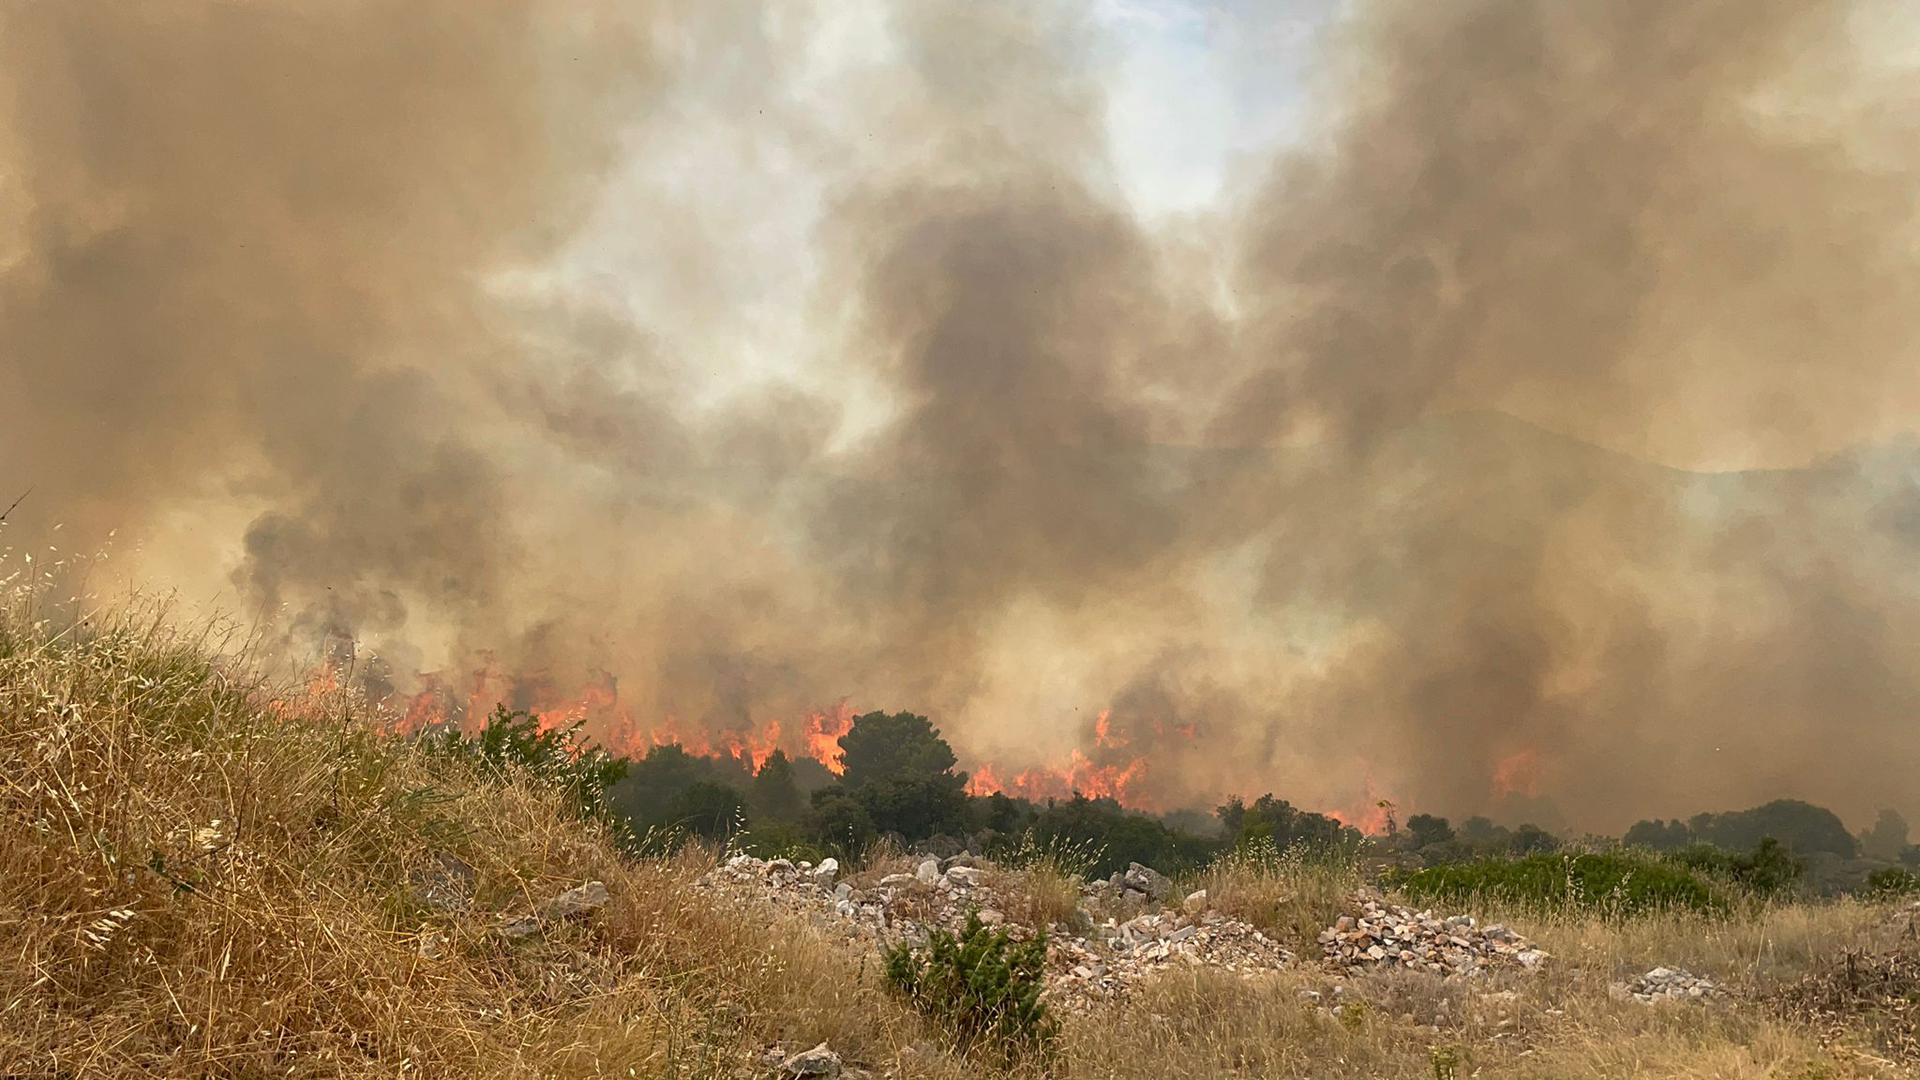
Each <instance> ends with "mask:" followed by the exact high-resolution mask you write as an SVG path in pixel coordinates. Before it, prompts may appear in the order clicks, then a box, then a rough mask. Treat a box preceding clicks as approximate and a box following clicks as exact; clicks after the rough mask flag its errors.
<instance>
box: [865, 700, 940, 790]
mask: <svg viewBox="0 0 1920 1080" xmlns="http://www.w3.org/2000/svg"><path fill="white" fill-rule="evenodd" d="M840 751H841V759H840V760H841V763H842V764H843V765H844V766H845V771H844V772H842V773H841V781H842V782H843V783H845V784H846V786H847V787H848V788H858V787H861V786H863V785H866V784H871V783H876V782H878V781H882V780H913V779H930V778H934V777H954V776H955V775H956V774H955V773H954V772H953V766H954V764H955V763H956V759H955V758H954V756H953V748H952V747H950V746H948V745H947V742H946V740H945V739H942V738H941V737H940V731H939V729H937V728H935V727H934V726H933V723H932V721H930V720H928V719H927V718H926V717H924V716H916V715H915V714H913V713H905V712H901V713H883V712H870V713H866V714H864V715H861V716H856V717H854V719H853V724H852V726H851V727H849V728H848V729H847V733H846V734H845V735H842V736H841V737H840ZM957 779H958V785H957V786H964V785H965V783H966V778H965V777H964V776H960V777H958V778H957Z"/></svg>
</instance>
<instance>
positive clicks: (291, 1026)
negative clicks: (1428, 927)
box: [0, 593, 1903, 1080]
mask: <svg viewBox="0 0 1920 1080" xmlns="http://www.w3.org/2000/svg"><path fill="white" fill-rule="evenodd" d="M33 604H34V599H33V597H32V595H31V594H26V593H19V594H14V595H13V596H12V597H11V598H10V599H9V600H8V601H7V602H6V603H5V604H4V605H0V608H3V610H0V762H4V763H5V766H6V767H5V768H4V769H3V770H0V1076H7V1077H14V1076H26V1077H37V1076H46V1077H56V1076H59V1077H66V1076H73V1077H81V1076H109V1077H112V1076H225V1077H265V1076H269V1075H273V1076H288V1075H291V1076H420V1077H437V1076H462V1077H471V1076H543V1077H589V1076H595V1077H599V1076H637V1077H732V1076H750V1075H756V1073H755V1072H754V1071H753V1066H752V1060H753V1055H754V1054H755V1052H756V1051H758V1050H759V1049H760V1048H762V1047H764V1046H765V1045H767V1044H768V1043H772V1042H776V1041H778V1042H784V1043H787V1044H789V1045H793V1044H800V1045H811V1044H812V1043H814V1042H818V1041H821V1040H827V1041H829V1042H830V1043H831V1045H833V1046H834V1047H835V1048H836V1049H837V1050H839V1051H840V1052H841V1053H842V1054H844V1055H846V1056H847V1057H848V1059H849V1060H850V1061H852V1062H855V1063H857V1064H859V1065H860V1066H862V1067H864V1068H866V1069H869V1070H871V1071H872V1072H873V1074H874V1075H881V1076H903V1077H934V1078H939V1077H960V1076H967V1077H984V1076H996V1075H1005V1076H1039V1075H1041V1074H1042V1072H1043V1068H1042V1067H1041V1066H1039V1065H1032V1064H1030V1065H1028V1066H1027V1067H1025V1070H1024V1071H1022V1070H1019V1069H1016V1070H1014V1071H1012V1072H1008V1071H1006V1070H1004V1069H1001V1068H998V1067H996V1066H994V1065H993V1064H992V1063H990V1062H965V1061H961V1060H958V1059H957V1058H955V1057H954V1056H953V1055H951V1054H950V1053H948V1052H946V1051H945V1050H943V1049H942V1048H941V1047H940V1044H939V1042H938V1040H937V1038H936V1036H935V1035H934V1033H933V1032H932V1030H931V1029H929V1028H928V1027H926V1026H925V1025H923V1024H922V1023H921V1022H920V1021H919V1020H918V1018H917V1017H915V1016H914V1015H913V1014H912V1013H910V1012H909V1011H907V1010H906V1009H904V1008H903V1007H902V1006H901V1005H900V1004H899V1002H898V1001H896V1000H895V999H894V998H893V997H891V996H890V995H888V994H887V993H886V992H885V990H884V988H883V987H882V986H881V980H880V979H879V977H878V964H877V960H876V958H875V957H873V956H872V955H870V954H869V955H861V954H859V953H855V952H849V951H847V948H846V947H845V946H844V945H841V944H839V943H836V942H832V941H829V940H828V939H827V938H826V937H824V936H822V935H820V934H818V933H816V932H814V931H813V930H812V929H811V928H810V927H808V926H806V925H804V924H801V923H798V922H794V921H790V920H785V919H782V918H780V917H778V916H775V915H772V914H770V913H768V912H764V911H749V910H744V909H740V908H736V907H733V906H731V905H730V903H727V902H721V901H717V900H715V899H713V898H712V897H710V896H707V895H704V894H700V893H696V892H695V891H694V890H692V889H691V888H690V883H691V881H692V879H693V878H694V877H695V876H697V875H698V874H699V873H700V872H701V871H702V870H703V869H704V868H705V867H706V866H708V865H711V859H712V854H711V853H703V852H686V853H683V854H682V855H680V856H677V857H673V858H654V859H645V860H632V859H628V858H624V857H622V856H621V855H620V854H619V852H618V851H617V849H616V847H615V846H614V844H613V843H612V842H611V838H610V837H609V836H608V835H607V834H606V833H605V832H604V831H603V830H602V829H600V828H599V827H597V826H595V825H592V824H590V823H585V822H581V821H579V820H577V819H575V818H573V817H571V816H569V814H568V813H567V812H566V810H565V808H564V807H563V806H562V805H561V804H560V803H559V801H558V800H557V799H556V798H555V797H553V796H552V795H550V794H548V793H546V792H544V791H542V790H540V789H539V788H538V787H537V786H535V785H533V784H532V783H530V782H511V783H507V784H505V785H493V784H488V783H484V782H482V781H481V780H480V779H478V778H477V777H476V776H474V775H473V774H471V773H470V772H468V771H467V770H466V769H465V767H464V766H461V765H460V764H458V763H457V762H452V761H448V760H445V759H439V758H434V757H430V756H428V755H425V754H423V753H421V752H419V751H418V750H416V749H414V748H412V747H410V746H408V745H405V744H402V743H397V742H393V741H389V740H383V739H381V738H378V737H376V736H374V735H372V734H369V725H368V724H367V723H366V720H367V717H366V715H365V709H364V707H363V706H362V705H361V704H359V703H357V702H355V701H354V700H352V699H351V698H350V697H346V696H343V695H339V694H321V695H311V694H307V693H291V692H285V691H282V690H280V689H277V688H275V687H272V686H269V685H267V684H264V683H262V682H261V681H259V680H258V679H257V678H255V677H253V676H251V675H249V674H247V672H246V669H245V667H244V666H242V665H238V664H234V663H230V662H226V661H222V660H220V659H218V658H217V657H216V656H215V655H213V653H211V652H210V651H209V650H208V649H207V647H206V645H205V643H204V642H203V641H201V640H198V639H194V638H190V637H182V636H180V635H177V634H175V633H174V632H172V631H170V630H169V629H168V627H167V625H166V624H165V622H164V621H162V620H158V619H154V618H141V617H137V616H133V615H102V616H95V617H93V618H92V619H90V620H89V621H88V623H87V624H86V625H84V626H73V625H68V624H66V623H63V622H61V621H60V620H58V619H54V618H42V617H41V616H42V615H43V613H42V612H40V611H37V610H36V609H35V608H34V606H33ZM63 627H64V628H63ZM445 856H452V857H457V858H458V859H460V860H462V861H464V862H465V863H466V864H467V865H469V866H471V867H472V870H473V887H472V900H471V905H470V907H468V908H467V909H465V910H441V909H438V908H435V907H433V906H431V905H429V904H427V903H424V902H422V900H421V898H420V897H419V895H418V893H417V890H415V889H413V888H411V887H410V884H409V882H410V875H411V874H413V873H414V872H415V871H418V870H421V869H423V868H426V867H429V866H431V865H432V864H433V862H434V860H436V859H439V858H442V857H445ZM906 862H907V860H906V859H904V858H902V857H900V856H899V855H898V854H897V853H883V854H882V856H881V857H880V858H878V859H876V860H875V861H874V863H873V864H872V865H870V866H868V867H867V868H865V869H864V870H863V871H862V873H864V874H867V875H872V876H876V877H877V876H878V875H880V874H882V873H886V872H890V871H894V870H898V869H904V868H906V866H905V864H906ZM591 879H598V880H602V881H604V882H606V884H607V886H608V888H609V891H610V894H611V897H612V900H611V903H610V904H609V906H608V907H607V908H606V909H605V910H604V911H602V912H600V913H599V914H598V915H596V916H594V917H592V918H590V919H588V920H586V921H583V922H579V923H576V924H567V925H561V926H556V927H554V928H553V929H552V930H551V931H550V932H549V933H548V934H546V935H545V936H544V937H541V938H537V939H534V940H532V941H530V942H527V943H523V944H512V943H509V942H507V941H505V940H503V939H502V938H501V937H500V936H499V935H498V934H497V933H495V930H494V928H495V927H496V925H497V924H498V921H499V920H500V919H501V918H502V917H503V916H509V915H516V914H523V913H526V912H529V911H531V910H533V909H534V908H535V907H536V906H537V905H538V904H539V903H540V902H542V901H543V900H545V899H546V898H548V897H551V896H553V895H554V894H556V893H558V892H559V891H561V890H563V889H565V888H567V887H570V886H572V885H576V884H579V883H581V882H583V881H587V880H591ZM1003 881H1004V882H1006V883H1007V885H1008V887H1009V888H1010V890H1011V891H1014V892H1017V893H1018V894H1019V895H1021V896H1023V897H1025V900H1023V901H1022V902H1024V903H1028V904H1030V905H1031V907H1032V910H1031V911H1030V912H1025V913H1024V914H1026V915H1028V916H1030V917H1043V916H1063V915H1064V916H1070V914H1071V913H1070V911H1069V905H1070V904H1071V895H1072V882H1071V880H1070V878H1069V876H1068V875H1067V873H1066V872H1065V869H1064V868H1063V867H1060V866H1052V865H1046V864H1044V863H1033V862H1028V863H1026V864H1024V865H1021V866H1018V867H1015V868H1011V869H1008V870H1006V871H1004V877H1003ZM1194 884H1195V885H1198V886H1204V887H1206V888H1208V890H1209V893H1210V895H1211V897H1212V899H1213V901H1214V902H1215V904H1216V905H1217V906H1219V907H1222V908H1224V909H1226V910H1228V911H1233V912H1237V913H1240V914H1243V915H1245V916H1247V917H1250V918H1252V919H1254V920H1255V921H1256V922H1259V923H1260V924H1261V925H1263V926H1265V927H1267V928H1268V929H1270V930H1271V931H1273V932H1274V933H1276V934H1278V935H1280V936H1282V937H1284V938H1286V939H1287V940H1288V941H1289V942H1290V943H1292V944H1294V945H1295V947H1296V948H1299V949H1301V950H1302V951H1303V953H1305V954H1307V955H1308V956H1309V957H1310V956H1311V949H1312V946H1311V935H1312V934H1313V933H1315V932H1317V930H1318V929H1319V927H1321V926H1323V925H1325V923H1326V922H1327V921H1329V920H1330V919H1331V917H1332V916H1333V915H1334V914H1337V913H1338V910H1339V907H1340V906H1341V905H1342V904H1343V903H1344V902H1345V897H1346V894H1347V893H1349V892H1351V890H1352V887H1353V886H1354V885H1355V884H1357V878H1356V877H1355V875H1354V872H1353V871H1352V870H1350V869H1346V868H1342V867H1339V866H1338V865H1331V864H1315V863H1309V862H1305V861H1299V860H1293V861H1289V860H1284V859H1279V860H1276V859H1262V860H1242V861H1239V862H1234V861H1228V862H1225V863H1222V864H1221V865H1219V866H1217V867H1215V868H1213V869H1212V870H1211V871H1209V872H1208V873H1207V874H1205V875H1202V877H1201V878H1200V880H1198V881H1196V882H1195V883H1194ZM1485 914H1487V915H1492V916H1497V915H1499V913H1498V912H1487V913H1485ZM1883 917H1884V912H1883V911H1881V910H1879V909H1875V908H1871V907H1869V906H1866V905H1859V904H1850V903H1841V904H1828V905H1817V906H1787V907H1779V908H1773V909H1767V910H1764V911H1756V912H1753V913H1750V914H1749V915H1748V917H1745V918H1742V919H1737V920H1732V921H1723V922H1719V923H1708V922H1688V921H1685V920H1681V919H1677V918H1659V919H1646V920H1637V921H1628V922H1612V923H1609V922H1601V921H1591V920H1580V919H1564V920H1557V921H1556V920H1534V921H1531V922H1529V921H1527V920H1524V919H1516V920H1514V921H1515V923H1516V925H1518V926H1519V927H1520V928H1521V929H1522V930H1523V931H1524V932H1527V933H1529V934H1531V935H1533V936H1535V937H1536V938H1537V939H1539V940H1540V941H1541V942H1542V943H1543V944H1545V945H1546V947H1548V948H1549V949H1551V950H1553V951H1554V952H1555V953H1556V957H1557V960H1556V962H1555V964H1554V965H1553V966H1552V967H1551V968H1550V970H1549V971H1548V972H1547V973H1546V974H1544V975H1540V976H1530V977H1520V976H1502V977H1499V978H1495V979H1492V980H1489V981H1486V982H1475V983H1466V982H1460V981H1454V982H1442V981H1440V980H1438V979H1433V978H1428V977H1424V976H1412V975H1407V974H1394V973H1383V974H1380V975H1375V976H1369V977H1364V978H1359V979H1353V980H1345V981H1344V987H1343V994H1342V995H1341V996H1340V997H1339V998H1338V999H1336V998H1335V997H1334V987H1335V985H1336V982H1337V980H1335V979H1333V978H1332V977H1331V976H1329V975H1327V974H1325V973H1322V972H1319V971H1317V970H1315V969H1314V968H1313V967H1311V966H1310V965H1308V966H1303V967H1302V968H1299V969H1296V970H1289V971H1286V972H1281V973H1278V974H1274V975H1271V976H1269V977H1266V978H1261V979H1255V980H1241V979H1238V978H1234V977H1232V976H1228V975H1224V974H1221V973H1218V972H1207V971H1190V972H1179V973H1175V974H1171V975H1169V976H1168V977H1166V978H1164V979H1162V980H1160V981H1159V982H1158V983H1156V984H1154V985H1152V986H1150V987H1148V988H1147V989H1146V990H1145V991H1144V992H1142V993H1141V994H1139V995H1138V996H1136V997H1134V998H1133V999H1131V1000H1129V1001H1126V1002H1124V1003H1121V1004H1119V1005H1116V1006H1114V1007H1111V1008H1108V1009H1104V1010H1101V1011H1096V1012H1094V1013H1092V1014H1090V1015H1087V1016H1075V1017H1069V1018H1067V1020H1066V1022H1065V1024H1064V1027H1063V1032H1062V1036H1061V1042H1060V1047H1059V1052H1058V1054H1057V1055H1056V1057H1055V1058H1054V1060H1053V1062H1052V1063H1051V1066H1050V1068H1051V1072H1050V1075H1053V1076H1057V1077H1066V1078H1086V1080H1094V1078H1101V1080H1133V1078H1144V1077H1159V1076H1169V1075H1175V1076H1196V1077H1199V1076H1206V1077H1215V1076H1219V1077H1228V1076H1231V1077H1256V1076H1261V1077H1264V1076H1281V1077H1288V1076H1291V1077H1363V1076H1395V1077H1399V1076H1405V1077H1449V1076H1456V1077H1466V1076H1481V1077H1497V1076H1511V1077H1567V1076H1620V1077H1628V1076H1682V1077H1729V1078H1735V1077H1738V1078H1749V1077H1752V1078H1758V1077H1782V1078H1796V1080H1814V1078H1839V1077H1866V1076H1894V1075H1903V1073H1902V1072H1901V1071H1900V1068H1901V1067H1900V1066H1897V1065H1894V1064H1892V1063H1887V1062H1883V1061H1880V1060H1877V1059H1876V1058H1875V1057H1874V1056H1873V1055H1872V1053H1871V1051H1870V1050H1868V1049H1866V1048H1864V1047H1858V1046H1854V1047H1849V1046H1842V1047H1841V1048H1839V1049H1838V1050H1828V1049H1823V1048H1822V1047H1821V1046H1820V1045H1819V1044H1818V1043H1817V1042H1816V1041H1815V1039H1814V1038H1813V1035H1812V1033H1811V1032H1810V1031H1809V1030H1806V1029H1804V1028H1801V1027H1798V1026H1795V1025H1794V1024H1792V1023H1789V1022H1787V1021H1784V1020H1780V1019H1776V1018H1774V1017H1772V1016H1771V1015H1770V1014H1768V1013H1767V1012H1766V1011H1765V1010H1762V1009H1760V1008H1758V1007H1754V1006H1750V1005H1749V1004H1747V1003H1746V1002H1745V1001H1744V999H1742V1000H1741V1001H1736V1002H1734V1003H1731V1004H1728V1005H1726V1006H1721V1007H1715V1008H1707V1009H1702V1008H1684V1009H1683V1008H1661V1009H1648V1008H1645V1007H1642V1006H1639V1005H1637V1004H1635V1003H1632V1002H1620V1001H1616V1000H1613V999H1612V998H1610V997H1609V996H1608V994H1607V993H1606V984H1607V983H1608V982H1609V981H1610V980H1612V979H1615V978H1618V977H1619V976H1621V975H1622V974H1625V973H1630V972H1632V971H1635V970H1641V969H1644V968H1645V967H1650V966H1653V965H1654V964H1657V963H1665V964H1679V965H1682V966H1687V967H1691V968H1694V969H1695V970H1698V971H1700V972H1702V973H1705V974H1710V975H1713V976H1714V977H1717V978H1722V979H1725V980H1726V981H1727V982H1728V983H1729V984H1730V985H1735V986H1737V987H1742V988H1745V987H1764V986H1766V985H1771V984H1776V983H1778V982H1779V981H1781V980H1785V979H1790V978H1792V977H1794V976H1795V975H1796V974H1797V973H1799V972H1802V971H1804V970H1806V969H1807V968H1808V967H1809V966H1810V965H1811V964H1813V963H1814V962H1815V961H1816V960H1817V959H1818V958H1820V957H1822V956H1824V955H1827V954H1829V953H1830V951H1831V950H1835V949H1840V948H1846V947H1849V946H1852V945H1857V944H1859V943H1862V942H1867V941H1870V940H1872V938H1873V934H1874V933H1875V929H1874V928H1875V927H1876V926H1878V925H1879V921H1880V920H1882V919H1883ZM1313 995H1318V996H1317V997H1316V996H1313Z"/></svg>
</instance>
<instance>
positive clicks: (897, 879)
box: [880, 874, 920, 889]
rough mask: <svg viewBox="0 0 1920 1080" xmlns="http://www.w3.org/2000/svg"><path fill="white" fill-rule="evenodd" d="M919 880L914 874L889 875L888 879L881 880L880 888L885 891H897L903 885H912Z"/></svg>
mask: <svg viewBox="0 0 1920 1080" xmlns="http://www.w3.org/2000/svg"><path fill="white" fill-rule="evenodd" d="M919 880H920V879H919V878H917V877H915V876H914V875H912V874H888V875H887V876H886V877H883V878H881V879H880V887H881V888H883V889H897V888H899V887H900V886H902V885H911V884H913V883H914V882H916V881H919Z"/></svg>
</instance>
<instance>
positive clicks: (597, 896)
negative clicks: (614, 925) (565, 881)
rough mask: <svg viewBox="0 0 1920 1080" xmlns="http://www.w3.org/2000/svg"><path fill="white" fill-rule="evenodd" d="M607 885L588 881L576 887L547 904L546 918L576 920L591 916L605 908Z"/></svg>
mask: <svg viewBox="0 0 1920 1080" xmlns="http://www.w3.org/2000/svg"><path fill="white" fill-rule="evenodd" d="M608 899H609V897H608V896H607V885H606V883H605V882H603V881H589V882H587V883H586V884H585V885H577V886H575V887H573V888H571V889H568V890H567V891H566V892H563V893H561V894H560V895H559V896H556V897H554V898H553V899H552V900H550V901H548V902H547V912H546V914H547V918H549V919H577V918H579V917H580V916H582V915H591V914H593V913H594V912H596V911H599V910H600V909H601V908H603V907H606V906H607V900H608Z"/></svg>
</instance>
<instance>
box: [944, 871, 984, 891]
mask: <svg viewBox="0 0 1920 1080" xmlns="http://www.w3.org/2000/svg"><path fill="white" fill-rule="evenodd" d="M980 877H981V874H980V871H978V870H976V869H974V868H973V867H971V866H953V867H949V868H948V869H947V880H948V881H951V882H953V883H954V884H955V885H964V886H966V887H967V888H969V889H971V888H972V887H974V886H975V885H978V884H980Z"/></svg>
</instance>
